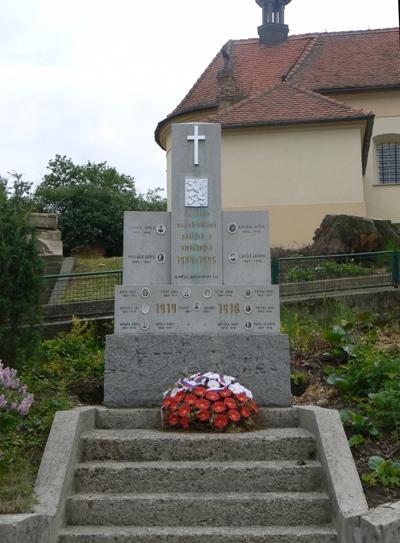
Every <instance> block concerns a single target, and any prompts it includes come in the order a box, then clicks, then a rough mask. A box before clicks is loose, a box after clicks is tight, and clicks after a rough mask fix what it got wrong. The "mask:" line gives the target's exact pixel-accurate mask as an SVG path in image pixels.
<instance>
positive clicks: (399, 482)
mask: <svg viewBox="0 0 400 543" xmlns="http://www.w3.org/2000/svg"><path fill="white" fill-rule="evenodd" d="M368 466H369V468H370V469H371V471H370V473H365V474H364V475H363V476H362V479H363V481H364V482H365V483H367V484H368V485H370V486H376V485H377V484H381V485H383V486H384V487H400V463H399V462H393V461H392V460H390V459H389V460H385V459H384V458H382V457H381V456H371V457H370V459H369V461H368Z"/></svg>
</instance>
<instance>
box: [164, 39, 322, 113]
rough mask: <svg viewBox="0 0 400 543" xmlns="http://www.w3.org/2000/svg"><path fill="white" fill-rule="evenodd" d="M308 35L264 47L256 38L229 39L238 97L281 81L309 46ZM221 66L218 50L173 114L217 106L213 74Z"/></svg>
mask: <svg viewBox="0 0 400 543" xmlns="http://www.w3.org/2000/svg"><path fill="white" fill-rule="evenodd" d="M311 41H312V36H307V37H296V36H293V37H292V38H291V39H290V40H288V41H287V42H285V43H283V44H281V45H279V46H276V47H266V46H265V45H263V44H262V43H261V42H260V40H258V39H250V40H238V41H233V42H232V53H231V59H232V66H233V70H234V77H235V80H236V83H237V85H238V87H239V89H240V94H241V95H242V96H245V97H247V96H249V95H250V94H255V93H257V92H259V91H261V90H263V89H265V88H267V87H269V86H271V85H275V84H276V83H278V82H280V81H281V80H282V77H284V76H285V75H286V74H287V72H288V71H289V70H290V69H291V68H292V67H293V66H294V64H295V63H296V62H297V60H298V59H299V57H301V55H302V54H303V53H304V51H305V50H306V48H307V47H308V46H309V45H310V43H311ZM223 65H224V62H223V59H222V54H221V52H220V53H218V55H217V56H216V57H215V58H214V60H213V61H212V62H211V64H210V65H209V66H208V68H206V70H205V72H204V73H203V74H202V75H201V76H200V78H199V79H198V80H197V81H196V83H195V84H194V86H193V87H192V89H191V90H190V91H189V93H188V94H187V95H186V96H185V98H184V99H183V100H182V102H181V103H180V104H179V105H178V107H177V108H176V109H175V111H174V112H173V114H177V113H182V112H184V111H188V110H192V109H198V108H203V107H210V106H216V105H217V96H218V85H217V73H218V71H219V70H221V69H222V67H223Z"/></svg>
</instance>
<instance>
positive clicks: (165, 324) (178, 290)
mask: <svg viewBox="0 0 400 543" xmlns="http://www.w3.org/2000/svg"><path fill="white" fill-rule="evenodd" d="M278 290H279V289H278V287H276V286H265V285H252V286H251V287H248V285H244V286H232V287H229V286H219V287H216V286H214V285H190V286H188V285H174V286H169V285H165V286H164V285H153V286H152V287H151V288H148V289H146V287H140V286H137V287H136V286H131V287H129V286H126V287H125V286H122V287H117V288H116V300H115V333H116V334H143V333H156V334H163V333H185V332H186V333H191V334H202V333H217V334H224V333H225V334H226V333H238V334H259V333H264V334H276V333H279V331H280V316H279V291H278Z"/></svg>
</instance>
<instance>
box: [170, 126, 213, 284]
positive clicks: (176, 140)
mask: <svg viewBox="0 0 400 543" xmlns="http://www.w3.org/2000/svg"><path fill="white" fill-rule="evenodd" d="M220 140H221V128H220V126H219V125H217V124H207V123H195V124H193V123H183V124H175V125H173V126H172V146H173V148H174V150H175V151H174V158H173V161H172V202H173V206H172V212H171V258H172V261H171V283H172V284H182V283H194V284H207V285H211V284H213V285H218V284H222V282H223V281H222V213H221V159H220V151H221V143H220Z"/></svg>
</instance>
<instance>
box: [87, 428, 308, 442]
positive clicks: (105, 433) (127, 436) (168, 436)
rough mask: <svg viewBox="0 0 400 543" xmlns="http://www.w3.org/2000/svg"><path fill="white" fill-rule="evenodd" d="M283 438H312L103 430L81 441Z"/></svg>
mask: <svg viewBox="0 0 400 543" xmlns="http://www.w3.org/2000/svg"><path fill="white" fill-rule="evenodd" d="M284 437H303V438H305V439H309V438H313V439H314V436H313V434H312V433H311V432H309V431H308V430H304V429H303V428H266V429H264V430H256V431H253V432H243V433H215V434H213V433H196V432H193V433H190V432H166V431H163V430H148V429H122V430H103V429H96V430H92V431H91V432H87V433H85V434H83V435H82V439H83V440H87V439H112V440H116V441H125V440H126V441H130V440H135V441H139V440H141V439H146V440H163V441H177V442H179V441H184V442H187V441H213V440H214V441H221V440H224V441H249V440H261V439H262V440H265V439H266V440H267V439H282V438H284Z"/></svg>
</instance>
